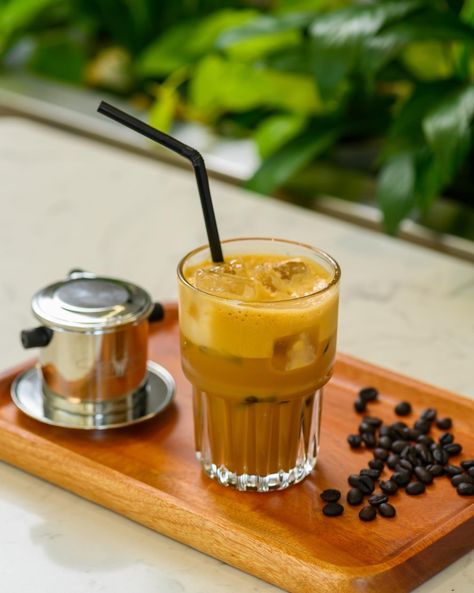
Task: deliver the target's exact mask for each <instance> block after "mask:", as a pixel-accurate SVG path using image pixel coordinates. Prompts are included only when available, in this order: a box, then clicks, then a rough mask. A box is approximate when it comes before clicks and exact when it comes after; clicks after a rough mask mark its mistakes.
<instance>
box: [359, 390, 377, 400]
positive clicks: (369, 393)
mask: <svg viewBox="0 0 474 593" xmlns="http://www.w3.org/2000/svg"><path fill="white" fill-rule="evenodd" d="M378 394H379V392H378V391H377V389H375V387H364V388H363V389H361V390H360V391H359V397H360V399H361V400H362V401H364V402H371V401H374V400H375V399H377V396H378Z"/></svg>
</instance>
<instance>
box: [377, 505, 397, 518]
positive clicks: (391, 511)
mask: <svg viewBox="0 0 474 593" xmlns="http://www.w3.org/2000/svg"><path fill="white" fill-rule="evenodd" d="M378 511H379V514H380V515H382V517H385V518H386V519H391V518H392V517H395V515H396V514H397V511H396V510H395V507H394V506H393V505H392V504H390V503H389V502H383V503H382V504H381V505H380V506H379V507H378Z"/></svg>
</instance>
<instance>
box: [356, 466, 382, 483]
mask: <svg viewBox="0 0 474 593" xmlns="http://www.w3.org/2000/svg"><path fill="white" fill-rule="evenodd" d="M381 473H382V472H381V470H379V469H374V468H370V469H365V468H364V469H361V470H360V475H361V476H369V478H370V479H371V480H377V479H378V478H379V476H380V474H381Z"/></svg>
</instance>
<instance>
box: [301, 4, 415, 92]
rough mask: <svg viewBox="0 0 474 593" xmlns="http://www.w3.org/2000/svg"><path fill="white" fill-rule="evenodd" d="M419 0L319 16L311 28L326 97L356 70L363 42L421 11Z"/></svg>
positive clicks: (317, 74)
mask: <svg viewBox="0 0 474 593" xmlns="http://www.w3.org/2000/svg"><path fill="white" fill-rule="evenodd" d="M421 4H422V2H421V1H420V0H392V1H387V2H379V3H376V4H363V5H356V6H350V7H348V8H345V9H342V10H337V11H334V12H329V13H327V14H323V15H321V16H318V17H317V18H316V19H315V20H314V22H313V24H312V25H311V27H310V33H311V36H312V39H313V49H314V60H315V76H316V80H317V82H318V85H319V89H320V92H321V94H322V96H323V97H325V98H328V97H331V96H333V95H334V94H335V92H336V89H337V87H338V86H339V84H340V83H341V81H342V80H343V79H344V78H345V76H346V75H347V74H348V73H349V72H350V71H351V70H352V69H353V68H354V66H355V64H356V63H357V61H358V59H359V56H360V53H361V51H362V47H363V43H364V42H366V41H367V39H368V38H370V37H373V36H374V35H375V34H376V33H377V32H378V31H379V30H380V29H381V28H382V27H383V26H384V25H386V24H388V23H391V22H393V21H395V20H398V19H401V18H402V17H405V16H407V15H408V14H410V13H412V12H414V11H415V10H417V9H418V8H420V6H421Z"/></svg>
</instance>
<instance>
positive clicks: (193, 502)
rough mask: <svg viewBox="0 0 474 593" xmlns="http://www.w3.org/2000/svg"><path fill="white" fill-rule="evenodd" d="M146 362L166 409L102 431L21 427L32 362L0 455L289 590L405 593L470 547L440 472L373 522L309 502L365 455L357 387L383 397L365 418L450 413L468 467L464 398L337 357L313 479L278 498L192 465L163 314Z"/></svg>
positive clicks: (2, 394) (468, 502) (2, 418)
mask: <svg viewBox="0 0 474 593" xmlns="http://www.w3.org/2000/svg"><path fill="white" fill-rule="evenodd" d="M150 358H151V359H153V360H156V361H157V362H159V363H160V364H162V365H164V366H165V367H167V368H168V370H170V371H171V373H172V374H173V375H174V378H175V380H176V384H177V393H176V399H175V404H173V405H172V406H171V407H170V408H168V410H166V411H165V412H164V413H163V414H162V415H160V416H159V417H157V418H155V419H153V420H150V421H148V422H145V423H143V424H139V425H136V426H135V427H133V428H125V429H116V430H111V431H106V432H92V433H91V432H81V431H74V430H67V429H61V428H55V427H51V426H46V425H43V424H41V423H39V422H37V421H35V420H32V419H30V418H28V417H27V416H25V415H23V414H22V413H21V412H20V411H18V410H17V409H16V407H15V406H14V405H13V403H12V402H11V400H10V384H11V382H12V380H13V378H14V377H15V375H16V374H17V373H18V372H19V371H21V370H23V369H24V368H26V367H27V366H28V365H24V366H23V367H20V368H16V369H13V370H10V371H8V372H6V373H5V374H3V375H2V376H1V377H0V459H3V460H5V461H7V462H9V463H11V464H13V465H16V466H18V467H20V468H22V469H24V470H26V471H28V472H31V473H32V474H35V475H36V476H40V477H42V478H44V479H46V480H48V481H50V482H52V483H54V484H57V485H59V486H62V487H63V488H66V489H68V490H71V491H72V492H75V493H76V494H79V495H80V496H83V497H84V498H87V499H89V500H92V501H94V502H96V503H99V504H101V505H103V506H105V507H107V508H109V509H112V510H114V511H116V512H117V513H121V514H122V515H125V516H126V517H129V518H130V519H133V520H134V521H137V522H138V523H142V524H143V525H146V526H147V527H150V528H151V529H154V530H156V531H158V532H160V533H163V534H165V535H168V536H169V537H172V538H174V539H176V540H178V541H180V542H183V543H185V544H188V545H190V546H192V547H194V548H197V549H198V550H201V551H202V552H205V553H207V554H209V555H211V556H214V557H216V558H219V559H220V560H223V561H224V562H227V563H228V564H231V565H233V566H236V567H238V568H240V569H242V570H244V571H247V572H249V573H251V574H254V575H256V576H258V577H260V578H262V579H264V580H266V581H268V582H270V583H273V584H275V585H278V586H280V587H282V588H283V589H286V590H288V591H290V592H292V593H309V592H311V591H315V592H316V591H317V592H318V593H326V592H330V593H334V592H339V593H346V592H347V593H349V592H353V591H361V592H362V591H363V592H366V593H381V592H383V593H392V592H404V591H410V590H411V589H412V588H414V587H415V586H417V585H419V584H420V583H421V582H423V581H424V580H426V579H427V578H429V577H430V576H431V575H433V574H435V573H436V572H438V571H439V570H441V569H442V568H443V567H444V566H446V565H447V564H449V563H450V562H452V561H453V560H455V559H456V558H458V557H459V556H461V555H462V554H464V553H465V552H467V551H468V550H470V549H472V547H473V546H474V499H473V497H464V498H463V497H460V496H458V495H457V494H456V492H455V490H454V488H453V487H452V486H451V484H450V483H449V481H448V479H447V478H445V477H443V478H438V479H436V481H435V484H434V485H432V486H430V487H429V488H428V490H427V492H426V493H425V494H423V495H421V496H417V497H409V496H407V495H406V494H405V493H403V492H402V493H399V494H397V495H396V496H394V497H393V499H392V502H393V503H394V505H395V506H396V508H397V517H396V518H395V519H383V518H381V517H377V519H376V520H375V521H373V522H372V523H363V522H361V521H360V520H359V518H358V510H359V507H355V508H354V507H350V506H348V505H345V506H346V509H345V513H344V515H343V516H341V517H337V518H328V517H325V516H324V515H323V514H322V512H321V509H322V502H321V500H320V498H319V493H320V492H321V491H322V490H323V489H325V488H327V487H336V488H339V489H341V490H343V491H344V492H345V491H346V490H347V483H346V479H347V476H348V474H350V473H353V472H356V471H358V470H359V469H361V468H362V467H364V466H365V465H366V463H367V461H368V460H369V459H370V458H371V455H370V453H368V452H367V451H357V452H354V451H351V450H349V447H348V445H347V443H346V436H347V434H349V433H351V432H354V430H355V428H356V426H357V424H358V422H359V419H358V417H357V416H356V414H355V412H354V411H353V408H352V403H353V401H354V398H355V395H356V394H357V392H358V390H359V389H360V388H361V387H363V386H367V385H373V386H375V387H377V388H378V389H379V390H380V393H381V395H380V402H377V403H374V404H372V405H371V406H370V408H369V409H370V411H371V412H373V413H374V414H376V415H378V416H380V417H382V418H383V419H384V420H387V421H394V414H393V407H394V405H395V404H396V403H397V402H399V401H400V400H402V399H404V400H408V401H410V402H411V403H412V405H413V408H414V412H415V413H419V412H420V411H421V410H422V409H424V408H426V407H428V406H434V407H437V408H438V409H439V411H440V413H441V414H442V415H446V416H451V417H452V418H453V420H454V429H453V431H454V433H455V435H456V437H457V440H458V441H459V442H461V443H462V444H463V445H464V453H463V457H465V458H467V457H474V430H473V428H474V403H473V402H470V401H468V400H465V399H463V398H461V397H459V396H456V395H454V394H451V393H448V392H446V391H442V390H441V389H437V388H435V387H431V386H428V385H424V384H422V383H418V382H416V381H414V380H412V379H408V378H406V377H402V376H400V375H397V374H395V373H392V372H389V371H386V370H384V369H380V368H377V367H374V366H372V365H369V364H367V363H365V362H362V361H359V360H356V359H353V358H350V357H348V356H344V355H339V356H338V360H337V364H336V368H335V373H334V377H333V378H332V380H331V381H330V383H329V384H328V385H327V387H326V390H325V397H324V406H323V422H322V435H323V436H322V444H321V453H320V459H319V462H318V466H317V470H316V471H315V472H313V474H312V475H311V476H310V477H308V478H307V479H306V480H305V481H304V482H302V483H301V484H299V485H297V486H294V487H292V488H289V489H288V490H286V491H282V492H273V493H268V494H257V493H239V492H236V491H234V490H231V489H228V488H223V487H222V486H220V485H218V484H216V483H215V482H213V481H211V480H210V479H209V478H207V477H206V476H205V475H204V474H203V473H202V472H201V471H200V467H199V465H198V463H197V462H196V461H195V459H194V444H193V423H192V405H191V389H190V385H189V383H188V382H187V380H186V379H185V377H184V376H183V374H182V372H181V367H180V362H179V344H178V326H177V312H176V307H175V306H173V305H170V306H168V307H167V316H166V321H165V322H164V323H163V324H161V325H160V326H159V328H157V330H156V332H155V333H153V335H152V336H151V338H150ZM30 365H31V363H30Z"/></svg>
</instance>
